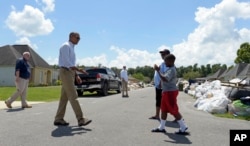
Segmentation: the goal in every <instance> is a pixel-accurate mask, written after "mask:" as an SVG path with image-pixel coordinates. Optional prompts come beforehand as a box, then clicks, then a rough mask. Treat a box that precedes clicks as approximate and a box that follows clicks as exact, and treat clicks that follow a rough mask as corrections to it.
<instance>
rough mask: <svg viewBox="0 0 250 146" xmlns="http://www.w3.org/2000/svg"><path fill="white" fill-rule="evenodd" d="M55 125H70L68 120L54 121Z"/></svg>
mask: <svg viewBox="0 0 250 146" xmlns="http://www.w3.org/2000/svg"><path fill="white" fill-rule="evenodd" d="M54 125H55V126H68V125H69V123H68V122H66V121H55V122H54Z"/></svg>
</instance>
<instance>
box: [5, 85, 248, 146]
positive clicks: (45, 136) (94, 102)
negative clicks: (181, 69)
mask: <svg viewBox="0 0 250 146" xmlns="http://www.w3.org/2000/svg"><path fill="white" fill-rule="evenodd" d="M154 93H155V92H154V88H152V87H149V88H143V89H140V90H134V91H129V95H130V97H129V98H122V97H121V94H112V95H109V96H106V97H98V96H91V97H80V98H79V101H80V104H81V106H82V108H83V111H84V114H85V116H86V117H87V118H90V119H92V120H93V122H92V123H91V124H90V125H87V126H85V127H78V126H77V121H76V118H75V115H74V113H73V111H72V108H71V105H70V104H68V107H67V111H66V115H65V120H66V121H68V122H70V125H69V126H68V127H57V126H54V125H53V120H54V116H55V112H56V110H57V106H58V102H49V103H41V104H35V105H33V108H32V109H24V110H22V109H20V108H19V107H15V108H13V109H11V110H9V109H6V108H5V109H1V110H0V126H1V127H0V146H59V145H60V146H80V145H81V146H166V145H167V146H172V145H174V146H176V145H181V146H185V145H192V146H229V130H230V129H250V122H249V121H244V120H236V119H224V118H218V117H214V116H213V115H211V114H209V113H206V112H203V111H197V110H196V109H195V108H194V107H193V103H194V102H195V100H194V99H193V98H192V97H191V96H189V95H187V94H185V93H183V92H180V94H179V96H178V103H179V106H180V107H179V108H180V112H181V113H182V115H183V117H184V119H185V121H186V123H187V125H188V127H189V132H190V135H187V136H183V135H176V134H174V132H175V131H176V130H177V129H178V124H176V123H172V122H171V121H172V120H173V117H172V116H171V115H170V116H169V117H168V121H167V123H166V130H167V134H163V133H152V132H151V129H152V128H155V127H157V126H158V125H159V122H158V121H157V120H150V119H148V118H149V117H150V116H152V115H153V114H154V112H155V107H154V105H155V99H154V96H155V95H154Z"/></svg>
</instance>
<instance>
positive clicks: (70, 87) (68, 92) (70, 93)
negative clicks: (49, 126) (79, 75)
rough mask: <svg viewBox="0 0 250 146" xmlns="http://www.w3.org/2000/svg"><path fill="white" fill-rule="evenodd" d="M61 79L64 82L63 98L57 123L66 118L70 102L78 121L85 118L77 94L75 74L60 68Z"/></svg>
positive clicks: (57, 115)
mask: <svg viewBox="0 0 250 146" xmlns="http://www.w3.org/2000/svg"><path fill="white" fill-rule="evenodd" d="M60 78H61V80H62V88H61V97H60V101H59V106H58V110H57V113H56V116H55V121H57V120H61V119H63V118H64V115H65V111H66V107H67V103H68V101H69V102H70V104H71V106H72V108H73V111H74V112H75V116H76V118H77V120H80V119H82V118H83V113H82V109H81V106H80V104H79V101H78V100H77V97H78V96H77V92H76V89H75V84H74V82H75V72H74V71H72V70H68V69H65V68H60Z"/></svg>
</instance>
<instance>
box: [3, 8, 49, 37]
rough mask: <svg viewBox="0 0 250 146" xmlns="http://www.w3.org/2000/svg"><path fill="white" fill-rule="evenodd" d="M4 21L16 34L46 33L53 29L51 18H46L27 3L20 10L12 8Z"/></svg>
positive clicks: (35, 34)
mask: <svg viewBox="0 0 250 146" xmlns="http://www.w3.org/2000/svg"><path fill="white" fill-rule="evenodd" d="M12 7H13V6H12ZM13 8H14V7H13ZM5 22H6V25H7V26H8V27H9V29H11V30H12V31H14V32H15V33H16V35H17V36H24V37H33V36H38V35H47V34H49V33H50V32H52V31H53V29H54V26H53V24H52V22H51V20H50V19H46V18H45V16H44V14H43V12H41V11H40V10H39V9H37V8H34V7H32V6H29V5H25V6H24V9H23V10H22V11H21V12H18V11H16V10H15V8H14V9H12V12H11V13H10V14H9V16H8V18H7V20H6V21H5Z"/></svg>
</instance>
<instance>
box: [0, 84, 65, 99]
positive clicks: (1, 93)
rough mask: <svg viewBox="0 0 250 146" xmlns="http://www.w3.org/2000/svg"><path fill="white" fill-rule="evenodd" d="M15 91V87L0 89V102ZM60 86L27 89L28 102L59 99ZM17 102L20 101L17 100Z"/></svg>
mask: <svg viewBox="0 0 250 146" xmlns="http://www.w3.org/2000/svg"><path fill="white" fill-rule="evenodd" d="M15 91H16V88H15V87H0V100H6V99H7V98H9V97H10V96H11V95H12V94H13V93H14V92H15ZM60 91H61V86H48V87H29V88H28V91H27V100H28V101H44V102H49V101H55V100H58V99H59V97H60ZM17 100H20V98H18V99H17Z"/></svg>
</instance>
